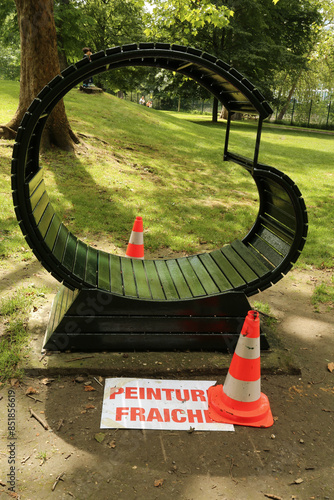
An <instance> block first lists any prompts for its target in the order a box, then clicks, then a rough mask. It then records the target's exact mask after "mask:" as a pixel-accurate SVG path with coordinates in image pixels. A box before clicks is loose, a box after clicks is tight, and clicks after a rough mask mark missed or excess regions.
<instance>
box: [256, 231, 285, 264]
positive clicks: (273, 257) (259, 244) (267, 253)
mask: <svg viewBox="0 0 334 500" xmlns="http://www.w3.org/2000/svg"><path fill="white" fill-rule="evenodd" d="M251 244H252V246H253V247H254V248H255V249H256V250H257V251H258V252H259V253H260V254H261V255H263V256H264V257H265V258H266V259H267V260H269V262H271V263H272V264H273V265H274V266H276V267H277V266H278V265H279V264H280V263H281V262H282V260H283V257H282V255H280V254H279V253H277V252H276V251H275V250H274V249H273V248H272V247H271V246H270V245H268V244H267V243H266V242H265V241H264V240H262V239H261V238H259V237H256V238H253V239H252V242H251Z"/></svg>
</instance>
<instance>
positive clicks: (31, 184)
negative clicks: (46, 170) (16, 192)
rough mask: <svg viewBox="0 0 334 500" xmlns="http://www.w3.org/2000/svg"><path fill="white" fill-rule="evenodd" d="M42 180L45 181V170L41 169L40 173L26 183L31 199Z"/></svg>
mask: <svg viewBox="0 0 334 500" xmlns="http://www.w3.org/2000/svg"><path fill="white" fill-rule="evenodd" d="M42 179H43V169H42V168H40V169H39V170H38V172H37V173H36V174H35V175H34V176H33V177H32V178H31V179H30V180H28V182H27V183H26V185H27V188H28V196H29V197H30V196H31V195H32V193H33V192H34V191H35V189H36V188H37V186H38V184H39V183H40V182H41V180H42Z"/></svg>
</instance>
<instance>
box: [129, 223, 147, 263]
mask: <svg viewBox="0 0 334 500" xmlns="http://www.w3.org/2000/svg"><path fill="white" fill-rule="evenodd" d="M143 231H144V226H143V219H142V217H136V220H135V222H134V224H133V228H132V233H131V236H130V240H129V244H128V248H127V249H126V255H125V256H126V257H130V258H131V259H143V258H144V234H143Z"/></svg>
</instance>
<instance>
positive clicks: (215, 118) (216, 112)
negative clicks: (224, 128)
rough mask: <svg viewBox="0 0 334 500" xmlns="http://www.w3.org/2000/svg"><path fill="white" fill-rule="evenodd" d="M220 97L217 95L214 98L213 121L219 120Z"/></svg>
mask: <svg viewBox="0 0 334 500" xmlns="http://www.w3.org/2000/svg"><path fill="white" fill-rule="evenodd" d="M217 115H218V99H217V97H214V98H213V106H212V121H213V123H217V121H218V116H217Z"/></svg>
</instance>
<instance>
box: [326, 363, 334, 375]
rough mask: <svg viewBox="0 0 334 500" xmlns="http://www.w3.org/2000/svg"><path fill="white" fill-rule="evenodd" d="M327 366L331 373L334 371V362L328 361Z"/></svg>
mask: <svg viewBox="0 0 334 500" xmlns="http://www.w3.org/2000/svg"><path fill="white" fill-rule="evenodd" d="M327 368H328V370H329V371H330V372H331V373H333V371H334V363H328V365H327Z"/></svg>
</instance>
